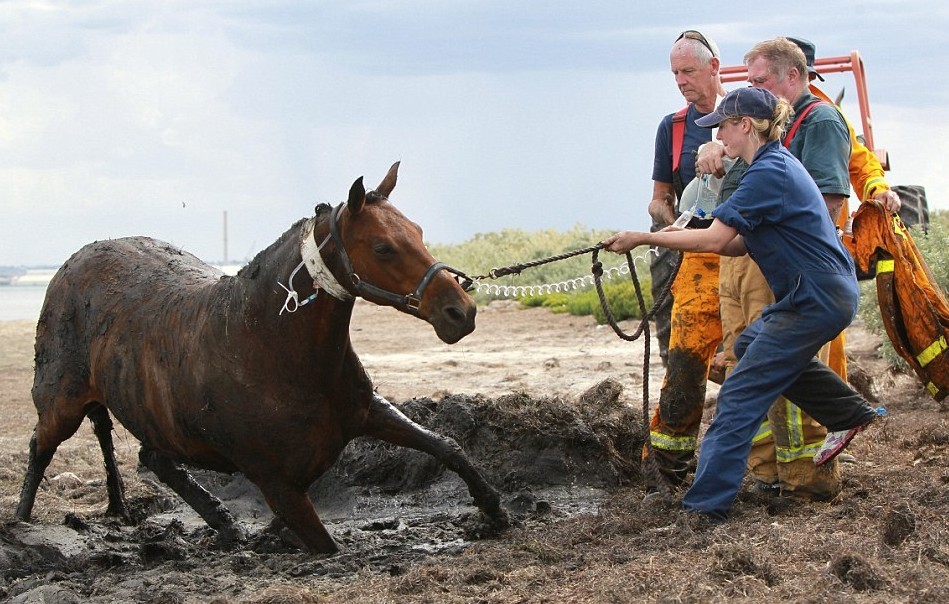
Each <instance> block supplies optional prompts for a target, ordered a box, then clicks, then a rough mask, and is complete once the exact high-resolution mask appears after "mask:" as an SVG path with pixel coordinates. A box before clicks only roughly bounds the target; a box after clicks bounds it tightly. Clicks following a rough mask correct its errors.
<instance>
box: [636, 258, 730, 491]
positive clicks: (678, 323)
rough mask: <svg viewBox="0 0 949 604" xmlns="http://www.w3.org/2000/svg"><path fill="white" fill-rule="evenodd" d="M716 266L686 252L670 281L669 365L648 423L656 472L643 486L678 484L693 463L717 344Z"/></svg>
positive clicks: (719, 326) (719, 338)
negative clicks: (672, 279) (671, 299)
mask: <svg viewBox="0 0 949 604" xmlns="http://www.w3.org/2000/svg"><path fill="white" fill-rule="evenodd" d="M718 265H719V256H718V255H717V254H710V253H692V252H686V253H684V254H683V255H682V264H681V265H680V267H679V272H678V274H677V275H676V279H675V281H674V282H673V283H672V295H673V304H672V332H671V334H670V336H669V358H668V367H667V370H666V378H665V380H664V382H663V385H662V390H661V392H660V394H659V405H658V407H657V408H656V411H655V413H654V415H653V417H652V421H651V422H650V426H649V444H650V445H651V447H652V451H653V458H654V459H655V461H656V463H657V465H658V470H659V472H660V475H661V476H651V475H650V473H648V472H647V476H646V482H647V488H655V487H658V486H659V485H658V484H655V482H657V481H658V480H664V481H665V482H666V486H672V487H680V486H683V483H684V481H685V479H686V476H687V475H688V473H689V471H690V470H691V468H692V467H693V465H694V458H695V448H696V443H697V440H698V434H699V428H700V426H701V423H702V411H703V408H704V406H705V386H706V383H707V379H708V371H709V366H710V364H711V362H712V358H713V357H714V356H715V352H716V350H717V349H718V345H719V344H720V343H721V342H722V324H721V320H720V319H719V302H718ZM648 452H649V447H648V446H646V447H643V458H644V459H645V458H646V457H647V455H648Z"/></svg>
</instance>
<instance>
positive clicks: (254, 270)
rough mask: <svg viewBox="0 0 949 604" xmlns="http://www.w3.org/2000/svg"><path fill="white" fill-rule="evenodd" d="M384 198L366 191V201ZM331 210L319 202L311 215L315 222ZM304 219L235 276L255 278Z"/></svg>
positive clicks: (376, 201) (372, 201)
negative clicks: (276, 249) (274, 250)
mask: <svg viewBox="0 0 949 604" xmlns="http://www.w3.org/2000/svg"><path fill="white" fill-rule="evenodd" d="M385 200H386V197H384V196H383V195H381V194H379V193H377V192H376V191H374V190H373V191H368V192H367V193H366V203H378V202H382V201H385ZM332 211H333V206H331V205H330V204H328V203H321V204H318V205H317V206H316V207H315V208H314V209H313V217H314V218H315V219H316V221H317V222H321V221H322V220H323V219H324V218H328V217H329V215H330V212H332ZM306 220H307V219H306V218H301V219H299V220H297V221H296V222H294V223H293V225H292V226H291V227H290V228H289V229H287V230H286V232H284V234H283V235H281V236H280V237H278V238H277V240H276V241H274V242H273V243H271V244H270V245H268V246H267V247H266V248H264V249H263V250H261V251H260V252H258V253H257V255H256V256H254V259H253V260H251V261H250V262H248V263H247V265H246V266H244V267H243V268H241V269H240V270H239V271H237V276H238V277H243V278H247V279H254V278H256V277H257V275H258V274H259V273H260V269H261V267H262V265H263V264H264V262H265V261H266V260H267V259H269V257H270V251H271V250H273V249H275V248H278V247H280V246H281V245H282V244H283V243H284V242H285V241H286V240H287V238H289V237H290V236H291V234H294V235H295V234H296V233H297V231H299V229H300V225H302V224H303V222H304V221H306Z"/></svg>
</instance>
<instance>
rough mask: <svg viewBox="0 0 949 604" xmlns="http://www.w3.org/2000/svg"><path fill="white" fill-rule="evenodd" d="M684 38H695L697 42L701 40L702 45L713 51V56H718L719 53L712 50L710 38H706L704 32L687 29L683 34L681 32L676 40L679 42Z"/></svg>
mask: <svg viewBox="0 0 949 604" xmlns="http://www.w3.org/2000/svg"><path fill="white" fill-rule="evenodd" d="M682 38H686V39H688V40H695V41H696V42H699V43H700V44H701V45H702V46H704V47H705V48H707V49H708V51H709V52H710V53H712V56H713V57H717V56H718V53H717V52H715V51H714V50H712V45H711V44H709V43H708V40H706V39H705V36H703V35H702V32H698V31H695V30H694V29H687V30H685V31H684V32H682V33H681V34H679V37H678V38H676V42H678V41H679V40H681V39H682Z"/></svg>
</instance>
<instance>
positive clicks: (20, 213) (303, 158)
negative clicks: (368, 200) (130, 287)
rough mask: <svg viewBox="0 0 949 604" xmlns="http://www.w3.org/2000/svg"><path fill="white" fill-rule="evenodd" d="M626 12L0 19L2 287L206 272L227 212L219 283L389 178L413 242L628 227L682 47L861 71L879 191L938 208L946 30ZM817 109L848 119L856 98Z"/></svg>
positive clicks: (489, 8)
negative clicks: (686, 40)
mask: <svg viewBox="0 0 949 604" xmlns="http://www.w3.org/2000/svg"><path fill="white" fill-rule="evenodd" d="M643 4H644V3H638V2H636V3H634V2H628V1H622V2H620V1H616V2H609V1H596V0H594V1H587V2H575V1H571V2H566V1H561V0H551V1H548V2H511V1H510V0H508V1H506V2H499V1H494V0H471V1H463V0H408V1H392V2H381V1H360V0H353V1H339V2H330V1H317V2H282V1H251V0H227V1H225V0H219V1H216V2H208V1H201V0H194V1H179V0H163V1H161V2H153V1H137V0H131V1H124V2H109V1H99V2H97V1H95V0H82V1H78V0H76V1H71V2H70V1H66V2H52V1H40V0H31V1H27V0H4V1H0V265H29V266H32V265H58V264H60V263H62V262H63V261H65V260H66V259H67V258H68V257H69V255H71V254H72V253H73V252H74V251H76V250H77V249H78V248H79V247H81V246H82V245H84V244H86V243H88V242H91V241H94V240H101V239H107V238H114V237H121V236H126V235H149V236H152V237H156V238H159V239H163V240H166V241H170V242H172V243H174V244H176V245H179V246H181V247H183V248H185V249H187V250H189V251H191V252H193V253H195V254H197V255H198V256H199V257H201V258H204V259H206V260H208V261H215V262H216V261H220V260H222V259H223V256H224V245H223V227H222V225H223V215H224V212H227V215H228V227H229V228H228V246H227V253H228V257H229V259H230V260H232V261H240V260H242V259H247V258H250V257H252V256H253V255H254V254H255V253H256V252H258V251H259V250H260V249H262V248H264V247H266V246H267V245H269V244H270V243H271V242H272V241H273V240H275V239H276V238H277V237H279V235H280V234H281V233H283V232H284V231H285V230H286V229H287V228H288V227H289V226H290V225H291V224H292V223H293V222H294V221H295V220H297V219H298V218H301V217H303V216H308V215H310V214H311V213H312V209H313V206H314V205H315V204H316V203H319V202H330V203H335V202H337V201H340V200H341V199H343V198H344V196H345V194H346V192H347V191H348V189H349V186H350V184H351V183H352V182H353V180H355V179H356V178H357V177H359V176H362V175H364V176H365V178H366V182H367V184H369V185H375V184H376V183H378V182H379V180H380V179H381V178H382V176H383V175H384V174H385V171H386V170H387V168H388V167H389V165H390V164H391V163H392V162H394V161H396V160H401V162H402V166H401V170H400V179H399V185H398V187H397V188H396V190H395V192H394V193H393V195H392V199H393V202H394V203H396V205H398V206H399V207H400V208H401V209H402V210H403V211H404V212H405V213H406V214H407V215H409V216H410V217H411V218H413V219H415V220H416V221H417V222H419V223H420V224H421V225H422V227H423V228H424V229H425V237H426V240H427V241H429V242H433V243H454V242H460V241H463V240H465V239H467V238H469V237H471V236H472V235H474V234H476V233H479V232H490V231H499V230H501V229H504V228H520V229H527V230H535V229H542V228H558V229H567V228H570V227H572V226H574V225H576V224H582V225H585V226H588V227H596V228H606V229H614V228H615V229H619V228H642V227H644V226H646V224H647V219H646V212H645V207H646V203H647V202H648V200H649V197H650V193H651V189H652V184H651V181H650V174H651V164H652V147H653V139H654V135H655V129H656V124H657V123H658V121H659V119H660V118H661V117H662V115H663V114H665V113H669V112H671V111H673V110H675V109H678V108H679V107H680V106H681V105H682V104H683V101H682V99H681V96H680V95H679V94H678V91H677V90H676V88H675V85H674V82H673V79H672V76H671V74H670V73H669V67H668V51H669V47H670V46H671V43H672V41H673V40H674V39H675V37H676V36H677V35H678V33H679V32H680V31H682V30H683V29H689V28H695V29H699V30H701V31H703V32H705V33H707V34H709V35H711V36H712V37H714V38H715V39H716V41H717V42H718V44H719V46H720V47H721V50H722V54H723V59H724V62H725V63H726V64H729V65H734V64H740V62H741V57H742V55H743V54H744V52H745V51H746V50H747V49H748V48H750V47H751V46H752V45H753V44H754V43H755V42H757V41H759V40H762V39H765V38H770V37H773V36H775V35H795V36H799V37H804V38H808V39H810V40H812V41H814V42H815V43H816V44H817V51H818V56H819V57H825V56H840V55H847V54H849V53H850V51H851V50H857V51H859V52H860V54H861V56H862V57H863V59H864V61H865V65H866V69H867V75H868V81H869V88H870V99H871V108H872V111H873V117H874V134H875V137H876V142H877V146H882V147H885V148H886V149H887V150H888V151H889V154H890V159H891V163H892V166H893V169H892V171H891V173H890V174H889V179H890V181H891V182H892V183H893V184H921V185H924V186H925V187H926V188H927V192H928V194H929V202H930V205H931V207H933V208H942V209H946V208H949V199H947V197H946V195H945V192H946V191H947V190H949V173H947V170H946V168H945V167H944V166H945V163H946V162H945V160H944V158H943V157H942V153H941V152H939V151H938V149H940V148H941V147H942V146H944V145H945V144H946V141H949V123H947V120H946V119H945V110H946V108H947V107H949V83H947V82H946V78H945V77H944V74H945V70H944V69H943V68H942V64H943V63H944V62H945V61H944V60H939V59H938V57H939V53H942V52H945V49H946V47H947V42H949V33H947V32H949V8H947V6H949V5H947V4H946V3H944V2H937V1H935V0H928V1H923V2H911V1H899V2H897V1H874V0H866V1H862V2H856V1H849V0H847V1H836V2H834V1H831V2H808V1H804V2H795V3H761V4H760V5H757V6H756V9H755V12H754V14H750V13H748V14H742V13H741V12H740V11H739V10H738V9H737V7H736V8H729V9H728V10H725V11H723V10H722V7H723V6H725V5H709V4H708V3H690V2H680V3H675V4H674V5H673V4H670V3H656V4H648V5H645V6H644V5H643ZM709 7H714V8H713V10H709ZM769 7H770V8H769ZM690 14H691V15H696V16H694V17H690V16H689V15H690ZM937 61H938V65H937ZM824 87H825V90H827V91H828V92H829V93H830V94H832V95H834V94H836V93H837V92H839V90H840V89H841V88H846V96H845V101H844V104H843V108H844V111H845V112H846V113H847V114H848V115H849V116H850V117H851V118H853V119H854V120H857V117H858V110H857V106H856V100H855V99H856V95H855V93H854V92H855V91H854V87H853V79H852V76H851V75H850V74H837V75H833V76H829V77H828V81H827V83H826V84H825V85H824ZM591 243H592V242H591ZM515 260H517V259H512V261H515ZM460 268H463V269H465V270H468V271H475V272H477V271H479V270H482V269H483V268H485V267H460Z"/></svg>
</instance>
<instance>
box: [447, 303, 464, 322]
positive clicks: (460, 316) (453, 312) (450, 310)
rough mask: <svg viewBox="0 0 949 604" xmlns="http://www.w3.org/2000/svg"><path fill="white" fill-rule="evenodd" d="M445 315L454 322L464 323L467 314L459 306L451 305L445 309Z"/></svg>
mask: <svg viewBox="0 0 949 604" xmlns="http://www.w3.org/2000/svg"><path fill="white" fill-rule="evenodd" d="M445 315H446V316H447V317H448V319H449V320H450V321H451V322H452V323H464V322H465V318H466V315H465V313H464V311H462V310H461V309H460V308H458V307H457V306H449V307H447V308H446V309H445Z"/></svg>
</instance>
